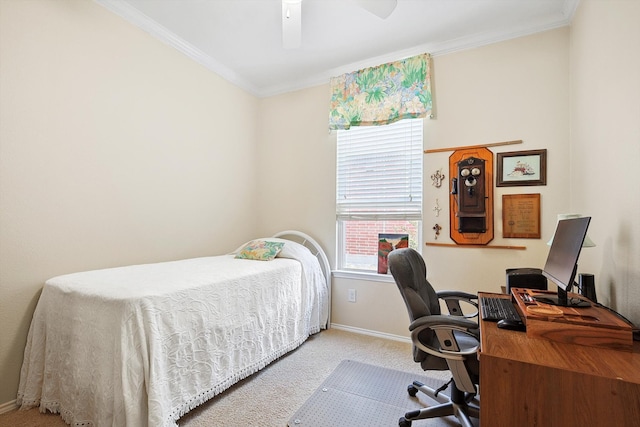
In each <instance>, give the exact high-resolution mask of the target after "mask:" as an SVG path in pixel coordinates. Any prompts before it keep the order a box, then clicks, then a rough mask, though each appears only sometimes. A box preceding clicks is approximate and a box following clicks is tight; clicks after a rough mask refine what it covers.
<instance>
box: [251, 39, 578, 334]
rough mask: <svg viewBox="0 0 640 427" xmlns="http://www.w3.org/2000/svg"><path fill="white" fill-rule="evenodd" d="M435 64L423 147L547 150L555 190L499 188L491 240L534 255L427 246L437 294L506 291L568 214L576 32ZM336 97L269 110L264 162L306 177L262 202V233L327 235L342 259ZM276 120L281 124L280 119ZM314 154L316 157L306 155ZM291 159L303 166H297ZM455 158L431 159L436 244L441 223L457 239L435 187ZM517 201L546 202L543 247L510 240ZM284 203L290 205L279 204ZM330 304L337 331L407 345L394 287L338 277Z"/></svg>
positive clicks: (429, 236)
mask: <svg viewBox="0 0 640 427" xmlns="http://www.w3.org/2000/svg"><path fill="white" fill-rule="evenodd" d="M433 64H434V83H435V103H436V111H437V118H436V119H434V120H426V121H425V132H424V133H425V142H424V145H425V148H440V147H451V146H461V145H475V144H482V143H491V142H499V141H509V140H523V144H520V145H514V146H505V147H499V148H500V150H498V149H495V150H494V152H498V151H510V150H530V149H540V148H547V150H548V163H549V165H548V168H549V169H548V182H549V185H547V186H544V187H543V186H540V187H528V188H527V187H511V188H509V189H504V188H500V189H496V191H495V200H496V203H495V205H496V212H495V215H496V221H495V227H496V228H495V236H496V237H495V239H494V242H492V243H494V244H505V245H507V244H508V245H520V246H526V247H527V249H526V250H525V251H519V250H496V249H467V248H463V249H459V248H441V247H425V248H423V255H424V256H425V259H426V261H427V266H428V272H429V278H430V279H432V282H433V284H434V286H436V287H437V288H439V289H446V288H452V289H461V290H466V291H469V292H473V293H475V292H477V290H479V289H484V290H493V291H499V290H500V285H501V284H503V283H504V271H505V269H506V268H508V267H540V266H542V264H544V259H545V256H546V252H547V250H548V247H547V246H546V244H545V242H546V241H547V239H548V237H551V235H552V234H553V230H554V228H555V222H556V213H558V212H566V211H567V210H568V209H569V201H568V195H569V193H568V187H567V185H566V183H567V182H568V181H569V169H568V168H566V167H565V165H566V164H567V163H568V162H569V29H568V28H563V29H558V30H554V31H549V32H545V33H542V34H537V35H533V36H530V37H524V38H520V39H516V40H511V41H507V42H503V43H498V44H494V45H490V46H486V47H481V48H478V49H473V50H468V51H464V52H459V53H454V54H449V55H444V56H437V57H435V58H434V61H433ZM328 93H329V88H328V86H326V85H325V86H320V87H318V88H313V89H308V90H305V91H300V92H297V93H295V94H289V95H284V96H281V97H274V98H270V99H268V100H264V101H263V104H262V107H263V109H262V114H261V117H263V118H264V117H273V119H269V121H270V122H272V123H271V125H270V126H271V127H270V128H269V129H266V128H264V127H263V128H262V130H263V131H264V132H261V134H262V135H263V139H262V141H261V149H260V150H261V151H260V152H261V153H263V154H262V156H261V158H263V159H268V162H267V164H268V167H273V166H276V165H277V166H276V167H280V168H285V167H287V163H288V162H289V160H294V161H293V162H291V166H290V167H292V168H293V170H294V171H295V172H296V173H298V172H299V173H300V180H291V181H290V182H289V183H287V182H285V181H284V180H279V181H278V185H272V182H270V183H269V185H268V186H267V188H264V187H263V188H262V189H261V192H262V194H261V199H260V200H261V204H262V206H264V210H261V212H264V213H263V216H262V219H263V220H264V224H265V225H266V224H286V223H287V221H286V219H287V218H288V217H289V218H292V220H293V221H294V222H295V223H296V224H299V225H300V227H303V228H307V229H310V230H314V231H315V230H318V231H316V232H318V233H319V234H320V238H321V240H322V242H323V243H325V242H326V243H327V245H325V246H327V247H328V248H329V251H330V252H331V253H332V255H333V254H334V252H335V249H334V247H335V203H334V201H333V197H335V195H334V194H335V161H334V157H333V156H335V153H334V147H335V134H331V135H330V134H328V131H327V126H326V123H327V122H326V120H327V118H326V117H327V114H326V109H327V104H328V98H329V97H328ZM309 111H313V112H316V111H317V116H316V113H314V114H313V115H311V114H309V115H308V116H307V115H306V114H307V113H308V112H309ZM277 116H280V117H282V118H281V119H280V120H279V121H278V119H277V118H276V117H277ZM263 126H264V124H263ZM307 149H308V150H309V151H308V153H309V155H306V156H304V155H303V156H301V157H298V154H302V153H303V152H304V150H307ZM291 153H295V155H296V157H294V158H290V156H291ZM450 154H451V153H442V154H428V155H425V158H424V159H425V167H424V171H425V183H424V188H425V198H424V200H425V206H424V212H425V214H424V218H425V220H424V230H423V236H424V239H425V241H435V239H434V234H433V230H432V227H433V226H434V224H435V223H436V222H437V223H438V224H439V225H441V226H442V227H443V230H442V232H441V235H440V237H439V238H438V240H437V241H438V242H451V240H450V239H449V237H448V236H449V228H448V214H447V213H446V208H447V207H448V185H447V184H445V185H444V186H443V187H441V188H440V189H436V188H435V187H433V186H432V185H431V180H430V179H429V176H430V175H431V174H432V173H433V172H435V171H436V170H437V169H439V168H443V171H444V172H445V174H446V175H448V164H449V162H448V157H449V155H450ZM263 167H265V164H264V163H263ZM305 171H306V173H305ZM303 177H304V178H303ZM306 186H308V187H306ZM509 193H511V194H513V193H541V199H542V234H543V239H540V240H537V239H508V240H504V239H502V237H501V236H502V224H501V221H500V220H499V219H500V218H501V210H500V205H501V204H500V203H499V201H500V200H501V196H502V194H509ZM282 194H286V197H280V195H282ZM436 198H437V199H438V200H439V204H440V206H441V207H443V208H444V210H443V211H442V212H441V214H440V217H436V216H435V214H434V212H433V211H432V209H433V207H434V206H435V200H436ZM305 200H306V201H305ZM276 228H278V227H276ZM322 233H326V234H322ZM333 259H335V257H332V260H333ZM348 289H355V290H356V294H357V301H356V303H350V302H347V290H348ZM332 306H333V313H332V322H333V323H336V324H339V325H346V326H348V327H351V328H360V329H364V330H373V331H376V332H379V333H383V334H391V335H401V336H407V314H406V310H405V308H404V304H403V302H402V299H401V297H400V294H399V293H398V291H397V289H396V286H395V284H394V283H393V282H392V281H390V280H389V281H387V282H380V281H371V280H354V279H351V278H345V277H337V278H334V281H333V303H332Z"/></svg>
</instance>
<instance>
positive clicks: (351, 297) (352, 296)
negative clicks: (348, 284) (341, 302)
mask: <svg viewBox="0 0 640 427" xmlns="http://www.w3.org/2000/svg"><path fill="white" fill-rule="evenodd" d="M347 300H348V301H349V302H356V290H355V289H349V293H348V295H347Z"/></svg>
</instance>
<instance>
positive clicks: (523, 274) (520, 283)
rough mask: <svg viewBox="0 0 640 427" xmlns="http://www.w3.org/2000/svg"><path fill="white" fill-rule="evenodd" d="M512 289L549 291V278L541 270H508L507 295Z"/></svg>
mask: <svg viewBox="0 0 640 427" xmlns="http://www.w3.org/2000/svg"><path fill="white" fill-rule="evenodd" d="M511 288H529V289H542V290H545V291H546V290H547V278H546V277H544V276H543V275H542V270H541V269H539V268H507V293H508V294H511Z"/></svg>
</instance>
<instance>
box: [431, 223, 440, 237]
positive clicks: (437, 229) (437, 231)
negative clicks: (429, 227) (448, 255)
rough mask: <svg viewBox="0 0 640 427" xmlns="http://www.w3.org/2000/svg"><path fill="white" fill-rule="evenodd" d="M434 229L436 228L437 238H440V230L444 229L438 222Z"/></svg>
mask: <svg viewBox="0 0 640 427" xmlns="http://www.w3.org/2000/svg"><path fill="white" fill-rule="evenodd" d="M433 229H434V230H436V240H438V236H439V235H440V230H442V227H440V226H439V225H438V224H436V225H434V226H433Z"/></svg>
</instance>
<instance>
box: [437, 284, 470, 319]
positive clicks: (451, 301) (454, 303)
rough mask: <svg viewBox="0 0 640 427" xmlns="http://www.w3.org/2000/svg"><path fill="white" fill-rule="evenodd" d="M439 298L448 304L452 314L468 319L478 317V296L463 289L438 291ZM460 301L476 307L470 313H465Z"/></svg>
mask: <svg viewBox="0 0 640 427" xmlns="http://www.w3.org/2000/svg"><path fill="white" fill-rule="evenodd" d="M436 295H437V296H438V298H440V299H441V300H443V301H444V302H445V303H446V304H447V309H448V310H449V314H451V315H452V316H462V317H465V318H467V319H472V318H474V317H478V296H477V295H474V294H470V293H467V292H462V291H447V290H445V291H437V292H436ZM460 302H464V303H466V304H469V305H470V306H473V307H474V309H475V310H474V311H473V312H472V313H469V314H464V313H463V311H462V306H461V305H460Z"/></svg>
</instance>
